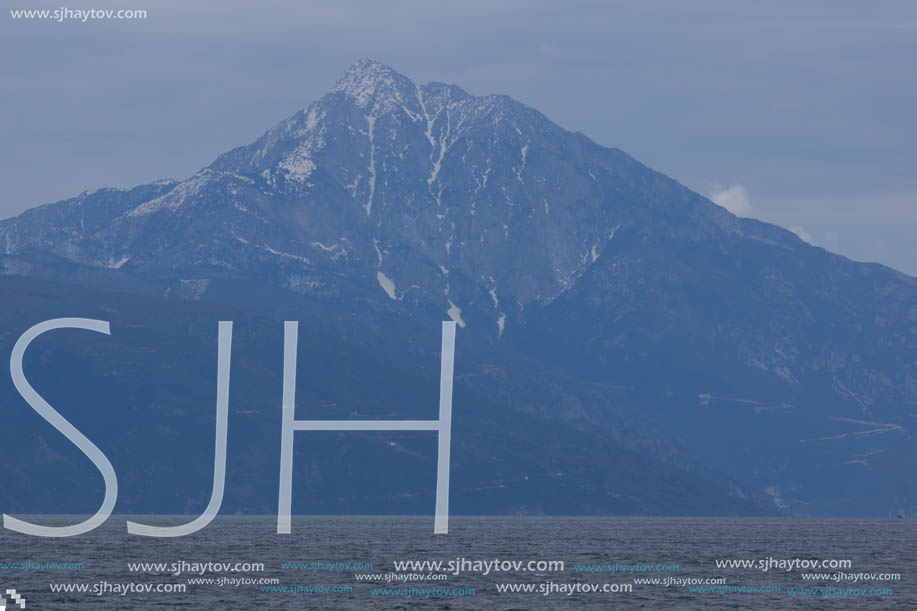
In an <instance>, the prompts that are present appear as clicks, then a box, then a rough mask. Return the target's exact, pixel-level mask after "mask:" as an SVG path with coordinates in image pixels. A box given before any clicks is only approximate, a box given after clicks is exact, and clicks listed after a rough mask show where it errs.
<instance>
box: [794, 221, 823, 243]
mask: <svg viewBox="0 0 917 611" xmlns="http://www.w3.org/2000/svg"><path fill="white" fill-rule="evenodd" d="M787 229H789V230H790V231H792V232H793V233H795V234H796V235H797V236H799V239H800V240H802V241H803V242H807V243H809V244H811V245H812V246H818V242H816V241H815V238H813V237H812V234H811V233H809V232H808V231H806V230H805V229H804V228H803V227H800V226H799V225H790V226H789V227H787Z"/></svg>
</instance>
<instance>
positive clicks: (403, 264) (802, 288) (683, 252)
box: [0, 60, 917, 515]
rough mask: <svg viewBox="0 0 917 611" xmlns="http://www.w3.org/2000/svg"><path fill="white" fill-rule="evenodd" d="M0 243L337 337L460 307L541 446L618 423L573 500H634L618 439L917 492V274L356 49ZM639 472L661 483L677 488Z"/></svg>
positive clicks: (690, 463) (685, 469)
mask: <svg viewBox="0 0 917 611" xmlns="http://www.w3.org/2000/svg"><path fill="white" fill-rule="evenodd" d="M0 252H2V253H4V256H2V258H0V273H2V274H4V275H6V276H8V277H9V278H8V279H10V278H32V279H36V280H38V279H41V280H44V281H49V282H52V283H53V285H54V286H55V287H58V288H55V289H54V290H56V291H63V292H64V293H66V292H67V289H66V288H64V287H65V286H66V283H75V284H78V285H79V286H80V287H82V288H81V289H80V290H91V291H99V292H101V293H100V294H109V293H108V292H110V291H117V292H123V293H130V294H133V295H135V296H137V297H138V298H140V297H142V300H141V301H139V302H137V307H138V308H141V307H142V306H141V305H140V304H142V303H146V302H147V301H148V302H150V303H153V302H155V303H157V304H159V303H160V302H161V300H162V299H163V298H166V302H171V301H174V300H179V301H184V300H190V301H192V302H195V304H196V305H197V307H200V308H203V309H206V308H211V307H232V308H237V309H238V310H239V311H243V312H247V313H249V314H250V315H252V316H256V317H259V320H264V321H268V320H274V321H277V320H282V319H283V318H284V317H288V318H289V319H301V318H300V317H301V315H308V316H309V317H310V318H311V319H312V320H314V321H321V322H320V324H319V323H317V322H316V324H318V325H319V326H321V327H323V328H324V329H326V330H327V331H328V332H329V334H328V335H326V336H325V337H324V338H323V340H322V341H323V343H322V344H321V346H320V347H321V348H322V349H326V350H327V351H328V352H329V353H335V352H338V351H342V352H344V353H347V351H348V349H350V350H353V349H354V348H353V347H352V345H351V344H353V343H354V342H355V341H357V340H356V338H360V337H372V338H375V339H376V340H377V342H376V343H375V344H374V346H375V348H374V349H375V350H378V351H379V352H380V359H381V361H385V360H386V359H390V358H395V359H400V360H404V359H409V358H410V357H411V356H412V355H417V354H418V353H417V352H416V350H417V342H418V341H423V342H432V344H435V341H436V340H437V339H438V337H437V336H436V334H438V324H437V323H438V321H439V320H442V319H444V318H451V319H452V320H455V321H456V322H457V323H458V324H459V325H460V326H461V327H462V332H461V333H460V336H459V337H460V339H459V345H460V346H463V347H464V349H465V350H466V351H467V352H466V358H467V360H468V362H469V365H468V366H469V367H470V369H469V371H468V376H469V380H471V381H470V382H469V383H470V384H471V385H472V390H473V391H476V392H477V393H480V394H482V395H487V396H489V397H492V398H496V401H495V403H494V405H493V409H492V410H491V411H499V412H500V413H501V414H503V415H504V417H507V418H508V421H507V426H510V424H509V423H510V422H515V421H516V420H515V419H519V418H523V420H521V421H520V422H523V423H524V426H523V432H524V433H525V435H527V437H526V438H525V439H524V442H525V443H526V444H531V447H550V445H551V443H552V440H551V436H552V434H553V433H554V432H556V431H561V430H562V431H565V432H564V435H567V434H569V435H571V436H570V437H569V439H570V441H569V444H573V445H576V444H579V443H582V444H585V445H584V446H583V447H591V446H589V445H588V444H591V443H596V444H598V445H596V446H595V448H597V450H596V452H597V454H596V459H597V460H598V461H599V463H598V464H599V465H601V469H599V470H597V471H590V472H589V473H588V474H584V475H583V476H582V478H581V479H580V482H579V483H578V484H577V485H576V486H573V487H572V488H571V491H570V493H569V494H570V499H569V500H570V505H569V506H568V507H567V508H566V509H564V511H568V512H577V511H584V512H589V511H598V512H604V511H609V512H614V511H621V509H620V507H619V506H615V505H614V504H613V503H609V502H605V503H604V504H603V503H601V502H597V501H596V499H595V498H587V497H588V495H587V494H586V491H587V490H592V489H602V490H604V492H603V493H602V495H604V497H603V498H605V499H606V501H607V500H608V499H609V498H620V496H618V497H615V496H614V495H620V494H621V493H620V492H619V491H616V490H614V489H612V488H609V487H607V486H604V487H603V485H600V482H601V477H600V475H599V472H601V470H608V469H614V468H615V463H614V462H608V461H607V459H605V458H601V457H602V456H606V455H607V454H606V453H609V452H611V453H614V452H619V451H621V452H634V453H636V455H637V456H641V457H646V459H647V460H648V461H650V462H647V465H651V464H652V465H656V464H657V461H658V463H659V464H660V465H663V466H664V467H665V468H672V469H673V471H672V473H673V474H678V476H679V477H682V478H688V479H690V478H693V479H692V481H704V482H711V481H715V482H717V484H716V485H713V484H711V485H710V487H709V489H708V491H709V494H707V496H709V499H710V506H709V508H708V511H709V512H722V511H727V512H728V511H736V512H743V511H761V510H764V511H766V510H771V511H782V512H791V513H804V514H818V515H864V514H865V515H886V514H887V513H888V512H890V511H899V510H906V511H917V484H915V483H912V482H910V481H909V480H908V478H907V477H905V476H904V474H903V473H902V468H901V465H904V464H909V461H913V460H914V459H917V455H915V454H917V453H915V448H914V447H913V446H914V444H913V443H912V442H911V438H910V433H909V427H910V425H911V419H912V418H913V414H915V413H917V412H915V408H917V376H915V370H917V341H915V339H917V281H915V279H914V278H911V277H909V276H906V275H904V274H900V273H897V272H895V271H893V270H890V269H887V268H884V267H882V266H879V265H872V264H862V263H855V262H852V261H849V260H847V259H845V258H843V257H839V256H837V255H833V254H830V253H828V252H826V251H824V250H823V249H820V248H816V247H813V246H810V245H808V244H806V243H805V242H803V241H801V240H800V239H798V238H797V237H796V236H795V235H794V234H792V233H790V232H788V231H785V230H783V229H780V228H778V227H775V226H773V225H769V224H766V223H761V222H758V221H755V220H751V219H739V218H736V217H735V216H733V215H732V214H731V213H729V212H728V211H726V210H725V209H723V208H721V207H719V206H717V205H715V204H713V203H712V202H710V201H709V200H707V199H706V198H704V197H702V196H700V195H698V194H696V193H694V192H692V191H690V190H689V189H686V188H685V187H683V186H681V185H680V184H678V183H677V182H676V181H674V180H672V179H670V178H668V177H666V176H664V175H662V174H660V173H658V172H656V171H654V170H652V169H650V168H647V167H646V166H644V165H642V164H641V163H639V162H638V161H636V160H635V159H633V158H631V157H630V156H628V155H627V154H626V153H624V152H622V151H620V150H617V149H610V148H606V147H603V146H600V145H598V144H596V143H594V142H592V141H591V140H589V139H588V138H587V137H586V136H584V135H582V134H579V133H571V132H568V131H566V130H564V129H562V128H560V127H559V126H557V125H555V124H554V123H552V122H551V121H550V120H548V119H547V118H546V117H545V116H544V115H542V114H541V113H539V112H538V111H536V110H534V109H532V108H530V107H527V106H525V105H523V104H521V103H519V102H516V101H515V100H513V99H511V98H508V97H506V96H497V95H492V96H485V97H478V96H473V95H470V94H468V93H466V92H465V91H463V90H462V89H461V88H459V87H457V86H455V85H447V84H442V83H428V84H426V85H421V86H418V85H415V84H414V83H412V82H411V81H410V80H409V79H408V78H406V77H405V76H403V75H401V74H399V73H397V72H395V71H394V70H392V69H391V68H389V67H387V66H384V65H382V64H380V63H378V62H375V61H371V60H361V61H360V62H358V63H357V64H355V65H354V66H353V67H351V68H350V69H349V70H348V71H347V72H346V73H345V74H344V76H343V77H342V78H341V79H340V81H339V82H338V83H337V84H336V85H335V87H334V88H332V89H331V90H330V91H329V92H328V93H327V94H326V95H325V96H323V97H322V98H321V99H319V100H318V101H316V102H314V103H312V104H310V105H309V106H308V107H306V108H304V109H302V110H301V111H299V112H297V113H296V114H294V115H293V116H291V117H289V118H288V119H286V120H284V121H282V122H281V123H279V124H278V125H276V126H275V127H273V128H272V129H270V130H268V131H267V132H266V133H265V134H264V135H263V136H262V137H261V138H259V139H258V140H256V141H255V142H254V143H252V144H250V145H248V146H243V147H240V148H237V149H234V150H232V151H230V152H228V153H226V154H224V155H221V156H220V157H219V158H217V159H216V160H215V161H214V162H213V163H212V164H211V165H210V166H208V167H206V168H204V169H202V170H201V171H200V172H198V173H197V174H195V175H194V176H192V177H191V178H189V179H187V180H184V181H159V182H157V183H153V184H150V185H144V186H141V187H137V188H135V189H131V190H127V191H120V190H115V189H103V190H99V191H96V192H93V193H83V194H81V195H79V196H77V197H75V198H72V199H69V200H65V201H63V202H58V203H56V204H51V205H47V206H42V207H39V208H36V209H33V210H30V211H27V212H25V213H23V214H22V215H21V216H19V217H17V218H15V219H10V220H7V221H3V222H0ZM73 290H76V289H73ZM157 307H160V306H157ZM202 311H206V310H202ZM214 320H216V319H214ZM13 328H16V329H17V331H18V333H21V332H22V331H24V330H25V329H24V328H22V329H19V328H18V327H17V326H16V322H15V321H14V320H8V321H7V323H6V329H4V330H5V331H7V335H8V336H9V337H11V338H13V341H14V336H18V333H14V332H13V331H12V329H13ZM430 334H432V337H431V336H430ZM425 335H426V337H424V336H425ZM420 338H422V339H420ZM348 342H349V343H350V344H349V343H348ZM349 345H350V346H351V347H350V348H348V346H349ZM10 347H11V346H10ZM412 351H414V352H412ZM202 376H203V374H202ZM411 377H412V376H411V375H407V376H406V378H405V379H410V378H411ZM202 379H203V378H202ZM328 379H335V378H334V377H333V376H332V377H330V378H328ZM201 383H203V381H201ZM383 383H385V382H384V381H383ZM389 383H395V379H394V378H392V379H391V380H389ZM357 399H358V398H357V397H353V398H352V399H351V400H352V401H353V402H357ZM359 399H360V400H363V397H360V398H359ZM202 409H204V408H202ZM206 409H207V410H210V407H209V405H208V406H207V407H206ZM207 413H208V414H209V413H210V412H209V411H207ZM479 417H483V416H475V418H479ZM474 422H481V423H483V420H482V421H478V420H475V421H474ZM520 426H522V425H520ZM558 427H562V428H558ZM507 434H508V433H507ZM514 434H518V431H514ZM498 439H499V436H497V437H492V438H489V441H486V440H485V439H484V438H481V439H477V440H476V441H475V443H477V444H478V447H479V448H486V447H490V445H489V444H497V445H499V443H500V442H499V440H498ZM574 440H579V441H574ZM555 445H556V444H555ZM564 447H567V446H564ZM598 448H603V449H601V450H599V449H598ZM515 460H516V461H518V463H519V464H522V463H524V461H526V460H530V456H529V453H528V452H522V451H521V446H520V454H519V455H517V456H516V458H515ZM581 460H582V457H579V458H576V459H574V457H573V455H570V456H568V457H567V458H566V459H564V461H562V462H564V464H565V465H566V466H565V467H564V469H558V471H557V472H571V471H570V469H573V468H575V467H576V465H580V466H582V465H581V462H578V461H581ZM628 464H629V465H630V466H629V467H628V468H634V465H636V464H640V461H631V462H630V463H628ZM654 468H655V467H654ZM641 471H642V470H641ZM644 475H645V477H643V478H642V481H643V482H644V483H643V486H644V488H643V494H644V495H649V497H651V498H653V499H656V500H657V501H658V500H659V499H661V498H663V497H665V498H675V497H673V496H672V493H671V488H666V489H665V490H666V491H665V492H661V490H662V488H660V486H663V484H661V483H660V482H661V481H666V480H667V479H668V478H667V477H663V478H658V477H656V476H654V475H651V474H649V473H646V474H644ZM673 477H674V476H673ZM684 481H687V479H685V480H684ZM469 485H470V484H469ZM472 487H473V486H472ZM663 487H664V486H663ZM687 488H689V486H687V485H682V489H687ZM494 489H495V490H498V488H494ZM713 490H717V492H714V491H713ZM635 491H636V489H635V490H632V491H630V492H628V494H632V495H634V496H639V495H637V494H636V492H635ZM545 494H548V493H547V489H546V492H545ZM578 494H582V497H578V496H577V495H578ZM666 495H669V496H667V497H666ZM600 496H601V495H600ZM676 496H677V497H678V498H681V497H684V496H685V495H684V494H682V495H680V496H679V495H676ZM724 498H725V499H727V501H724V500H723V499H724ZM728 499H733V500H734V501H737V502H738V501H741V503H739V504H733V505H730V504H729V502H728ZM640 503H642V504H640ZM640 503H638V505H635V506H640V507H642V509H641V510H640V511H646V512H668V513H679V512H693V513H703V512H704V508H703V507H702V506H701V505H698V504H697V503H694V504H690V502H689V501H688V500H685V503H686V505H685V506H684V507H682V508H681V509H679V506H678V503H677V501H676V502H675V504H674V505H669V506H666V505H665V503H662V502H655V501H654V502H644V501H642V500H641V501H640ZM742 503H744V505H742ZM762 503H764V505H763V506H762ZM486 505H487V506H488V507H489V508H490V509H489V510H491V511H499V512H504V511H547V512H550V511H552V509H550V505H549V504H545V503H541V504H537V503H536V504H534V505H533V504H532V503H531V502H529V503H528V504H527V505H526V504H524V503H521V502H517V501H514V500H513V498H512V497H503V500H501V502H499V503H497V502H494V503H490V504H486ZM689 505H690V509H688V507H689ZM740 505H741V507H740ZM536 506H537V507H538V509H533V507H536ZM724 508H726V509H724ZM294 510H295V507H294ZM628 511H633V510H628Z"/></svg>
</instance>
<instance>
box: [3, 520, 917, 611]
mask: <svg viewBox="0 0 917 611" xmlns="http://www.w3.org/2000/svg"><path fill="white" fill-rule="evenodd" d="M17 517H20V518H22V519H26V520H29V521H34V522H36V523H41V524H45V525H62V524H69V523H74V522H76V521H79V519H81V518H67V517H64V516H60V517H47V516H43V517H34V516H33V517H32V518H27V517H23V516H17ZM127 519H130V520H132V521H135V522H141V523H147V524H155V525H163V526H168V525H174V524H180V523H184V522H186V521H189V520H188V518H184V517H168V518H163V517H156V518H153V517H150V516H133V517H129V518H128V517H125V516H118V517H114V516H113V517H111V518H109V520H108V521H107V522H106V523H105V524H103V525H102V526H100V527H99V528H97V529H96V530H94V531H92V532H89V533H86V534H84V535H80V536H75V537H67V538H44V537H33V536H27V535H22V534H19V533H15V532H12V531H10V530H0V594H2V597H3V598H4V599H5V600H6V603H5V605H4V603H3V602H2V601H0V608H3V606H5V608H6V609H7V610H14V609H19V608H23V609H35V610H54V609H93V610H109V609H111V610H114V609H118V610H122V609H123V610H135V609H194V610H200V611H211V610H213V611H218V610H219V611H223V610H226V609H277V610H297V611H300V610H304V609H310V610H311V609H316V610H323V611H325V610H338V609H339V610H342V611H350V610H358V609H443V610H446V609H448V610H466V609H468V610H471V609H482V610H496V611H499V610H506V611H510V610H518V611H524V610H525V611H527V610H532V609H596V610H598V609H602V610H605V609H647V610H660V609H677V610H718V609H724V610H725V609H729V610H736V609H774V610H792V609H832V610H834V609H860V608H865V609H917V587H915V585H914V584H915V579H914V574H913V573H914V567H915V566H917V554H915V551H917V522H915V521H913V520H910V519H803V518H670V517H608V518H592V517H462V516H454V517H452V518H451V519H450V521H449V532H448V534H434V533H433V518H432V517H400V516H373V517H364V516H308V517H305V516H304V517H294V518H293V522H292V532H291V533H290V534H277V532H276V531H277V522H276V517H270V516H233V517H218V518H217V519H215V520H214V521H213V522H212V523H211V524H209V525H208V526H207V527H205V528H204V529H202V530H200V531H198V532H197V533H194V534H191V535H187V536H184V537H176V538H148V537H140V536H136V535H129V534H128V533H127V528H126V524H125V521H126V520H127ZM437 563H438V564H437ZM17 597H18V598H17ZM20 603H22V604H20Z"/></svg>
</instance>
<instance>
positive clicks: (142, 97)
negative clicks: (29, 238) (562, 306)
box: [0, 0, 917, 274]
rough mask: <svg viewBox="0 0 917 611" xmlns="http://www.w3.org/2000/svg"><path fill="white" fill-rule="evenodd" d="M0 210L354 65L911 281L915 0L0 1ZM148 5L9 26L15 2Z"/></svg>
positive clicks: (205, 153) (128, 168) (263, 122)
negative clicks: (465, 94)
mask: <svg viewBox="0 0 917 611" xmlns="http://www.w3.org/2000/svg"><path fill="white" fill-rule="evenodd" d="M2 3H3V5H4V10H3V12H2V13H0V51H2V53H0V83H2V94H3V95H2V96H0V107H2V113H0V138H2V142H3V146H2V151H0V218H2V217H7V216H11V215H14V214H17V213H19V212H21V211H22V210H24V209H25V208H28V207H31V206H34V205H37V204H40V203H45V202H49V201H54V200H57V199H61V198H64V197H67V196H70V195H73V194H76V193H78V192H80V191H82V190H84V189H94V188H97V187H101V186H117V187H128V186H131V185H135V184H139V183H143V182H149V181H151V180H155V179H158V178H162V177H176V178H182V177H187V176H189V175H191V174H192V173H194V172H195V171H196V170H197V169H198V168H199V167H201V166H203V165H206V164H207V163H209V162H210V161H211V160H212V159H213V158H214V157H216V155H217V154H219V153H221V152H223V151H225V150H227V149H229V148H232V147H233V146H237V145H240V144H245V143H248V142H249V141H251V140H253V139H254V138H255V137H257V136H258V135H259V134H260V133H261V132H263V131H264V130H266V129H267V128H268V127H269V126H271V125H272V124H273V123H275V122H277V121H279V120H280V119H282V118H283V117H285V116H287V115H289V114H291V113H292V112H294V111H295V110H297V109H299V108H301V107H303V106H305V105H306V104H307V103H308V102H310V101H311V100H313V99H315V98H317V97H319V96H320V95H321V94H322V93H324V92H325V91H326V90H327V89H329V88H330V87H331V86H332V85H333V84H334V82H335V80H336V79H337V77H338V76H339V75H340V74H341V73H342V72H343V71H344V70H345V69H346V68H347V67H348V66H349V65H350V64H351V63H353V62H354V61H355V60H356V59H357V58H359V57H361V56H369V57H373V58H375V59H378V60H380V61H383V62H385V63H387V64H389V65H391V66H392V67H394V68H395V69H396V70H399V71H400V72H403V73H404V74H406V75H407V76H409V77H411V78H412V79H414V80H416V81H420V82H426V81H429V80H439V81H446V82H454V83H457V84H459V85H461V86H462V87H464V88H465V89H467V90H468V91H470V92H472V93H477V94H486V93H506V94H509V95H511V96H513V97H515V98H517V99H519V100H521V101H523V102H525V103H527V104H529V105H531V106H534V107H536V108H538V109H539V110H541V111H543V112H544V113H545V114H547V115H548V117H550V118H551V119H553V120H554V121H556V122H558V123H559V124H561V125H562V126H563V127H566V128H568V129H571V130H577V131H582V132H584V133H585V134H587V135H588V136H590V137H592V138H593V139H594V140H596V141H598V142H600V143H601V144H604V145H607V146H617V147H620V148H622V149H624V150H625V151H627V152H629V153H631V154H632V155H634V156H635V157H637V158H638V159H640V160H641V161H643V162H645V163H647V164H648V165H650V166H652V167H654V168H656V169H658V170H660V171H662V172H664V173H666V174H668V175H670V176H672V177H674V178H676V179H678V180H679V181H681V182H682V183H684V184H686V185H687V186H689V187H691V188H693V189H695V190H697V191H699V192H701V193H703V194H705V195H708V196H714V195H716V199H717V200H718V201H720V202H723V203H726V204H728V205H729V206H730V207H732V208H733V209H734V210H736V211H739V212H741V213H743V214H745V215H748V216H754V217H757V218H761V219H764V220H768V221H772V222H776V223H778V224H781V225H784V226H786V227H792V228H795V230H797V231H798V232H799V233H801V234H803V235H806V236H807V237H808V239H810V240H812V241H814V242H816V243H818V244H820V245H822V246H825V247H826V248H829V249H830V250H833V251H836V252H840V253H841V254H844V255H847V256H849V257H851V258H854V259H858V260H871V261H879V262H882V263H885V264H888V265H891V266H893V267H896V268H898V269H900V270H902V271H906V272H908V273H910V274H917V247H915V246H914V243H915V242H917V240H915V239H914V236H915V235H917V172H915V161H917V152H915V151H917V145H915V144H914V143H915V142H917V120H915V118H914V110H913V109H914V108H917V78H915V76H917V75H915V68H914V66H915V64H917V61H915V60H917V3H914V2H912V1H910V0H906V1H900V2H869V3H866V2H862V1H861V0H856V1H849V0H836V1H822V2H819V1H813V2H805V3H799V2H767V3H761V2H740V1H735V0H722V1H715V0H692V1H691V2H684V1H678V0H673V1H671V2H656V1H652V0H633V1H630V2H610V1H607V0H603V1H595V2H572V1H571V2H555V1H552V2H540V1H537V0H526V1H516V0H501V1H499V2H494V1H493V0H488V1H479V0H470V1H464V2H461V3H458V2H457V3H451V4H448V5H447V4H445V3H436V2H430V1H429V0H425V1H415V0H410V1H403V2H394V1H393V2H378V1H375V2H351V3H348V2H341V1H335V2H308V1H289V2H287V1H261V2H244V3H243V2H238V1H237V0H226V1H223V2H215V1H213V2H201V1H195V0H123V1H118V0H85V2H84V1H83V0H80V4H78V5H74V6H71V4H75V2H74V3H70V2H68V3H61V2H60V1H59V0H56V1H54V2H45V1H43V0H2ZM62 4H66V5H68V7H69V8H71V9H76V8H79V9H89V8H97V9H107V8H114V9H126V8H133V9H146V10H147V11H148V14H149V16H148V18H147V19H146V20H143V21H117V20H111V21H92V22H87V23H80V22H74V21H68V22H64V23H58V22H54V21H23V20H14V19H12V17H11V15H10V13H9V9H26V8H42V7H44V8H51V9H54V8H60V7H61V5H62Z"/></svg>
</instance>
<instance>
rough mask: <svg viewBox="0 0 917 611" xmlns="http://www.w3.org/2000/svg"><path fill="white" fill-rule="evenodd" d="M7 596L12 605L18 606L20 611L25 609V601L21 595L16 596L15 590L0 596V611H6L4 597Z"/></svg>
mask: <svg viewBox="0 0 917 611" xmlns="http://www.w3.org/2000/svg"><path fill="white" fill-rule="evenodd" d="M7 596H9V597H10V600H12V601H13V603H14V604H17V605H19V608H20V609H25V599H24V598H23V597H22V594H16V590H7V591H6V595H3V594H0V611H6V597H7Z"/></svg>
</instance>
